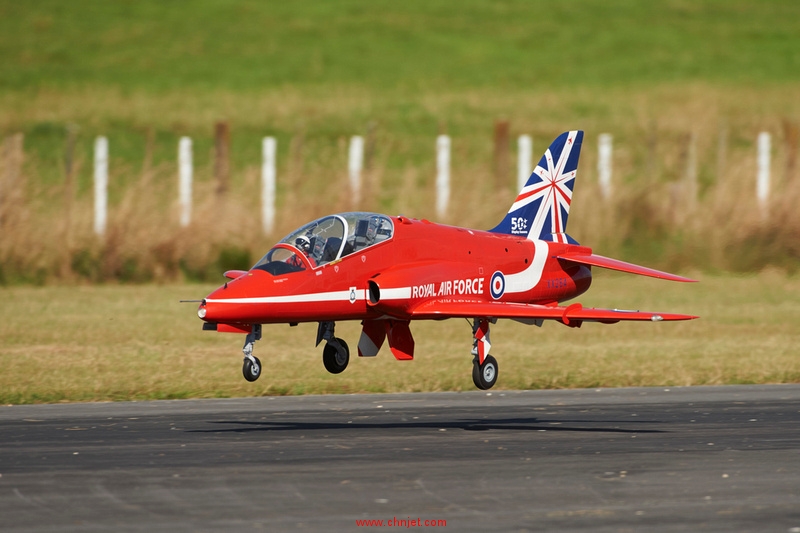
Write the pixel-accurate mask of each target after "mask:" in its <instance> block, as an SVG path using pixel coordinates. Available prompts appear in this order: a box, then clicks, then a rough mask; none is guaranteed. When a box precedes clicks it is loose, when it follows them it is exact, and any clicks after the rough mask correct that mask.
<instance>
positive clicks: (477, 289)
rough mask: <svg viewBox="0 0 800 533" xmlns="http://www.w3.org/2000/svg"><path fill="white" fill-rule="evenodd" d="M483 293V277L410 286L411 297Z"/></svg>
mask: <svg viewBox="0 0 800 533" xmlns="http://www.w3.org/2000/svg"><path fill="white" fill-rule="evenodd" d="M466 294H483V278H472V279H454V280H450V281H442V282H441V283H439V284H438V286H437V284H436V283H428V284H426V285H415V286H414V287H411V297H412V298H431V297H434V296H464V295H466Z"/></svg>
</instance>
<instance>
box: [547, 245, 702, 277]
mask: <svg viewBox="0 0 800 533" xmlns="http://www.w3.org/2000/svg"><path fill="white" fill-rule="evenodd" d="M556 257H557V258H558V259H562V260H564V261H571V262H573V263H580V264H582V265H591V266H597V267H602V268H608V269H610V270H619V271H620V272H628V273H630V274H639V275H640V276H650V277H651V278H658V279H666V280H670V281H689V282H695V281H697V280H695V279H690V278H684V277H683V276H677V275H675V274H670V273H669V272H662V271H661V270H655V269H653V268H647V267H643V266H639V265H634V264H633V263H626V262H625V261H620V260H619V259H611V258H610V257H603V256H602V255H597V254H587V253H570V252H567V253H563V254H559V255H558V256H556Z"/></svg>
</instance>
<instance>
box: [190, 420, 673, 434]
mask: <svg viewBox="0 0 800 533" xmlns="http://www.w3.org/2000/svg"><path fill="white" fill-rule="evenodd" d="M565 422H566V423H570V424H581V423H583V424H615V425H616V424H619V425H625V426H628V428H621V427H591V426H588V425H587V426H586V427H580V426H572V425H570V426H563V425H560V424H563V423H565ZM210 423H211V424H220V425H236V426H244V427H234V428H223V427H219V428H214V429H187V430H186V433H250V432H255V431H317V430H353V429H389V430H391V429H397V430H402V429H454V430H456V429H460V430H463V431H492V430H498V431H541V430H547V431H578V432H588V433H667V431H664V430H660V429H644V428H642V429H629V427H630V426H631V425H640V424H653V423H657V422H648V421H645V420H642V421H638V420H637V421H633V420H626V421H624V422H622V421H591V422H588V421H577V420H539V419H537V418H506V419H492V420H485V419H462V420H447V421H437V422H433V421H431V422H423V421H417V420H414V421H401V422H374V423H369V422H355V421H353V422H291V421H257V422H251V421H240V420H219V421H213V422H210ZM554 424H559V425H554Z"/></svg>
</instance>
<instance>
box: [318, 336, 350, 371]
mask: <svg viewBox="0 0 800 533" xmlns="http://www.w3.org/2000/svg"><path fill="white" fill-rule="evenodd" d="M349 362H350V348H348V347H347V343H346V342H344V341H343V340H342V339H339V338H337V337H334V338H333V339H332V340H331V341H329V342H328V343H327V344H325V349H324V350H322V363H323V364H324V365H325V370H327V371H328V372H330V373H331V374H340V373H342V372H344V369H345V368H347V363H349Z"/></svg>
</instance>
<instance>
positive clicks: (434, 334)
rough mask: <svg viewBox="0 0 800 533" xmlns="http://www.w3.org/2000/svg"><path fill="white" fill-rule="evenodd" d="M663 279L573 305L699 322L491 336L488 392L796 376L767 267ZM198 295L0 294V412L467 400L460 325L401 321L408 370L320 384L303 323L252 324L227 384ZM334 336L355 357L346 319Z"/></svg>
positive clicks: (791, 290) (354, 374)
mask: <svg viewBox="0 0 800 533" xmlns="http://www.w3.org/2000/svg"><path fill="white" fill-rule="evenodd" d="M700 277H701V278H702V282H701V283H699V284H692V285H687V284H673V283H668V282H662V281H658V280H650V279H645V278H638V277H633V276H621V275H613V274H609V273H606V272H600V273H597V274H596V279H595V283H594V286H593V288H592V289H591V290H590V291H589V293H587V294H586V295H585V297H584V298H582V299H581V301H582V303H584V304H585V305H594V306H609V307H621V308H641V309H647V310H654V311H665V312H666V311H675V312H687V313H695V314H699V315H701V318H700V319H699V320H695V321H691V322H685V323H662V324H649V323H648V324H616V325H612V326H604V325H600V324H586V325H584V326H583V327H582V328H581V329H577V330H576V329H570V328H565V327H563V326H560V325H558V324H555V323H547V324H545V326H544V327H543V328H542V329H538V328H535V327H532V326H523V325H520V324H517V323H514V322H505V321H501V322H499V323H498V324H497V325H495V326H494V328H493V330H492V340H493V341H494V348H493V350H492V351H493V353H494V354H495V355H496V356H497V357H498V360H499V362H500V367H501V372H500V378H499V383H498V389H531V388H572V387H615V386H683V385H699V384H729V383H785V382H800V357H799V356H800V350H799V349H798V346H800V331H798V329H797V323H798V320H800V280H798V278H797V277H786V276H785V275H784V274H781V273H778V272H776V271H765V272H763V273H761V274H759V275H756V276H753V275H751V276H746V277H736V276H700ZM211 289H212V286H209V285H178V286H176V285H165V286H157V285H142V286H114V285H106V286H96V287H64V286H60V287H42V288H37V287H30V286H18V287H11V288H2V289H0V296H2V299H3V302H4V305H3V306H2V307H0V366H2V368H3V372H2V374H0V402H2V403H30V402H58V401H104V400H131V399H152V398H188V397H229V396H252V395H284V394H307V393H359V392H378V391H380V392H399V391H440V390H473V385H472V383H471V378H470V371H471V366H470V365H471V363H470V361H471V357H470V355H469V349H470V347H471V339H470V327H469V325H468V324H467V323H466V322H465V321H461V320H448V321H444V322H419V323H414V324H412V330H413V332H414V335H415V339H416V343H417V352H416V360H415V361H413V362H398V361H395V360H394V358H393V357H392V356H391V355H390V354H389V352H388V351H387V350H386V349H384V350H383V351H382V352H381V353H380V354H379V355H378V357H376V358H374V359H358V358H354V360H352V361H351V365H350V367H349V368H348V369H347V371H346V372H345V373H343V374H340V375H338V376H333V375H330V374H328V373H327V372H326V371H325V370H324V368H323V366H322V362H321V350H320V349H318V348H314V346H313V341H314V337H315V333H316V330H315V325H313V324H301V325H300V326H298V327H296V328H290V327H288V326H266V327H265V338H264V339H263V340H262V341H261V342H259V343H257V345H256V354H257V355H258V356H259V358H260V359H261V360H262V362H263V363H264V365H265V367H264V374H263V376H262V377H261V378H260V379H259V380H258V381H257V382H255V383H247V382H246V381H244V379H243V378H242V376H241V371H240V368H241V354H240V351H239V350H240V348H241V343H242V342H243V337H242V336H240V335H233V334H217V333H210V332H203V331H201V330H200V321H199V320H198V319H197V318H196V316H195V306H194V305H193V304H179V303H178V300H179V299H181V298H198V297H202V296H204V295H205V294H206V293H207V292H208V291H210V290H211ZM337 334H338V335H340V336H341V337H343V338H344V339H345V340H347V341H348V343H349V344H350V346H351V348H353V349H355V345H356V343H357V339H358V335H359V326H358V324H357V323H341V324H339V325H338V327H337Z"/></svg>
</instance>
